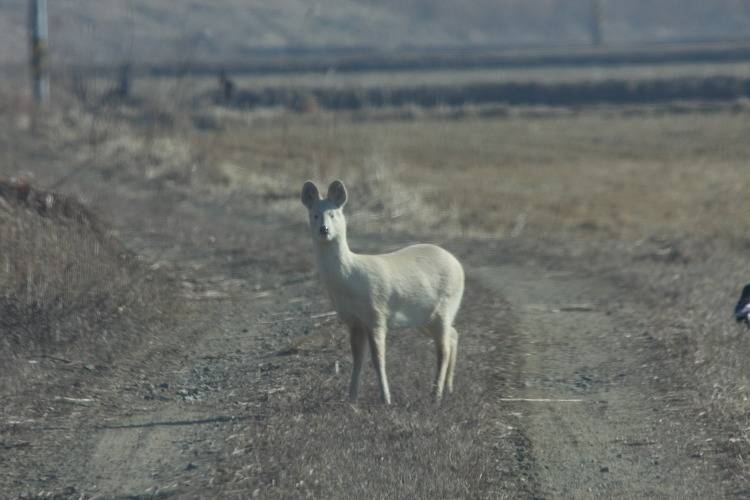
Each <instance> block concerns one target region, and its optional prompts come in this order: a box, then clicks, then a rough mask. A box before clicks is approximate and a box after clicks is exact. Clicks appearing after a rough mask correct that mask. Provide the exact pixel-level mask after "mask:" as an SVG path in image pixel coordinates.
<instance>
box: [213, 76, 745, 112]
mask: <svg viewBox="0 0 750 500" xmlns="http://www.w3.org/2000/svg"><path fill="white" fill-rule="evenodd" d="M746 96H750V79H746V78H735V77H723V76H716V77H708V78H697V77H696V78H673V79H654V80H632V81H628V80H606V81H599V82H585V81H584V82H575V83H538V82H528V83H523V82H518V83H515V82H514V83H476V84H467V85H456V86H429V85H423V86H414V87H401V88H386V87H373V88H353V87H352V88H314V89H295V88H266V89H262V90H238V91H237V92H236V93H235V94H234V96H233V97H232V99H231V101H230V102H229V103H227V104H231V105H233V106H239V107H249V108H253V107H268V106H286V107H289V108H292V109H299V110H308V109H311V108H314V107H321V108H326V109H337V110H343V109H361V108H367V107H371V108H377V107H399V106H409V105H414V106H421V107H426V108H430V107H436V106H463V105H468V104H508V105H551V106H570V105H587V104H642V103H657V102H668V101H680V100H703V101H717V100H734V99H738V98H742V97H746ZM217 100H221V98H220V97H218V96H217Z"/></svg>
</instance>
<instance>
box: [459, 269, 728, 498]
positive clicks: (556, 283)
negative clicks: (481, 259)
mask: <svg viewBox="0 0 750 500" xmlns="http://www.w3.org/2000/svg"><path fill="white" fill-rule="evenodd" d="M469 275H470V276H472V277H474V279H476V280H478V282H480V283H481V284H482V285H483V286H484V287H486V288H488V289H490V290H493V291H496V292H499V293H501V294H502V295H503V296H505V298H507V300H508V301H509V302H510V304H511V307H512V308H513V309H514V310H515V315H516V317H517V318H518V319H519V326H518V328H519V330H520V331H519V332H518V337H519V341H518V344H519V349H520V352H519V353H517V355H518V356H521V357H523V359H524V362H523V363H520V364H519V365H518V366H519V367H520V373H519V376H518V377H517V378H516V380H518V381H519V382H518V383H517V386H516V387H514V388H512V389H510V391H512V393H511V394H508V395H507V396H509V397H508V398H503V400H502V401H501V403H500V404H504V405H512V406H513V407H514V412H515V414H516V415H517V416H518V417H519V420H520V422H521V424H520V427H521V429H522V430H523V432H524V433H525V435H526V437H527V438H528V439H529V441H530V443H531V456H532V458H533V459H532V461H531V463H533V464H534V468H535V471H534V473H533V477H534V479H535V480H536V482H537V484H536V488H537V489H538V493H539V495H540V496H542V497H546V498H612V497H626V498H713V497H716V495H717V494H718V492H717V485H719V484H720V481H718V480H717V477H716V476H717V475H716V471H715V470H711V465H710V464H708V463H706V462H703V461H702V460H696V459H695V458H691V457H690V456H688V455H687V454H686V453H685V450H684V448H683V447H681V446H680V443H681V439H680V436H689V435H691V433H692V432H693V431H694V429H692V428H691V427H690V423H689V422H685V421H678V420H677V419H676V418H675V417H676V415H675V412H674V411H666V409H665V408H664V407H663V406H662V405H660V404H659V403H658V399H659V398H658V397H657V394H658V389H657V388H655V387H654V385H655V384H653V383H652V382H651V381H650V380H649V377H648V376H647V374H646V371H647V370H645V369H644V367H646V366H647V364H648V363H649V361H648V359H647V356H648V354H647V353H648V352H649V350H650V349H654V347H655V346H653V345H649V340H648V338H645V337H644V336H643V335H638V334H636V333H635V332H634V331H633V330H632V329H630V328H629V327H628V316H629V315H630V316H632V315H634V314H637V307H636V306H635V305H634V304H632V303H630V301H629V300H628V298H627V297H626V296H625V295H623V294H622V293H621V292H620V293H618V290H615V289H614V287H613V286H612V285H609V284H608V283H603V282H602V281H599V280H597V279H595V278H586V277H581V276H580V275H577V274H573V273H564V272H561V273H550V274H547V275H544V272H543V271H540V269H539V268H534V269H532V268H524V267H519V266H511V265H508V266H502V267H480V268H475V269H471V270H470V272H469ZM615 298H616V299H617V300H616V301H615V302H612V300H613V299H615ZM631 319H632V318H631ZM630 323H631V324H633V323H632V321H631V322H630ZM513 398H518V399H532V398H533V399H537V398H538V399H548V400H551V401H510V399H513ZM677 399H678V400H679V396H678V397H677ZM672 409H674V408H672Z"/></svg>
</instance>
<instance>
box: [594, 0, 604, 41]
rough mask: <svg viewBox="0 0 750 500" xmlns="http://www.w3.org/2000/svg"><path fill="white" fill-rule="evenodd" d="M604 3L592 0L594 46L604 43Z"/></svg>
mask: <svg viewBox="0 0 750 500" xmlns="http://www.w3.org/2000/svg"><path fill="white" fill-rule="evenodd" d="M602 3H603V1H602V0H591V43H593V44H594V45H601V44H602V43H604V33H603V31H602V25H603V24H604V12H603V8H602Z"/></svg>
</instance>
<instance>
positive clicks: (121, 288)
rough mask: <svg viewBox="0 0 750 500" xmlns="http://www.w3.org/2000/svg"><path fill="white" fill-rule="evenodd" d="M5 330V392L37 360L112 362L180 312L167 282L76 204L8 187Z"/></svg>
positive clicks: (1, 213)
mask: <svg viewBox="0 0 750 500" xmlns="http://www.w3.org/2000/svg"><path fill="white" fill-rule="evenodd" d="M0 278H1V279H0V310H1V312H0V325H1V326H2V337H1V338H0V346H2V350H1V354H0V359H1V360H2V366H3V384H2V387H0V389H2V390H3V391H4V392H5V391H7V390H9V389H13V388H15V386H16V385H17V384H18V382H19V380H20V379H19V378H18V377H21V376H24V375H29V374H30V373H31V372H32V371H33V370H32V369H33V365H30V364H29V363H28V360H29V359H30V358H35V357H39V356H45V355H47V356H56V357H60V358H66V357H69V356H72V357H74V358H77V359H78V360H79V361H81V362H88V363H93V362H104V361H106V360H108V359H109V358H110V357H111V356H113V355H115V353H116V352H117V349H118V348H125V347H127V346H128V345H132V344H134V343H135V342H138V341H139V340H142V339H143V335H144V334H153V331H154V328H155V327H156V326H157V324H158V321H159V320H158V318H159V315H160V314H162V312H163V311H164V310H165V309H166V308H170V307H174V305H175V296H174V292H173V291H172V287H171V285H170V284H169V283H168V281H167V280H165V278H164V277H163V276H159V275H158V274H157V273H155V272H152V271H150V270H149V269H148V268H147V267H146V266H145V265H144V264H143V263H142V262H140V261H139V259H138V257H137V256H136V255H134V254H133V253H132V252H129V251H128V250H127V249H126V248H125V247H123V245H122V244H121V243H120V242H119V241H118V240H117V239H115V238H114V237H113V236H111V235H110V234H108V231H107V230H106V228H105V226H104V224H103V223H101V222H100V221H99V220H98V218H97V217H96V215H95V214H93V213H92V212H91V211H90V210H88V209H87V208H86V207H84V206H83V205H82V204H81V203H79V202H78V201H76V200H75V199H73V198H70V197H66V196H63V195H59V194H58V193H54V192H50V191H40V190H36V189H34V188H33V187H31V186H29V185H28V183H26V182H25V181H23V180H21V181H7V180H5V181H2V182H0Z"/></svg>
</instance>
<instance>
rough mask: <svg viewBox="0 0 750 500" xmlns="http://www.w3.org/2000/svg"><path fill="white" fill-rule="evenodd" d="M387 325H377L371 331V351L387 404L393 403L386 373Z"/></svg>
mask: <svg viewBox="0 0 750 500" xmlns="http://www.w3.org/2000/svg"><path fill="white" fill-rule="evenodd" d="M385 334H386V328H385V326H376V327H375V328H373V329H372V332H370V336H369V339H370V353H371V354H372V364H373V365H374V366H375V371H376V372H377V374H378V382H379V383H380V397H381V399H382V400H383V402H384V403H385V404H387V405H389V404H391V391H390V390H389V389H388V376H387V375H386V373H385Z"/></svg>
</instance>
